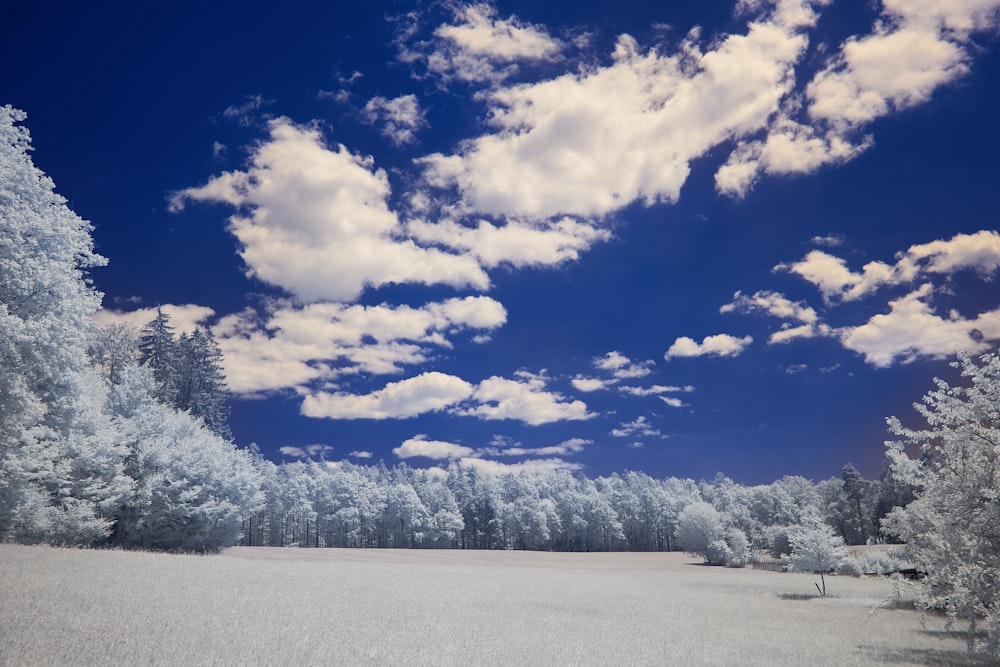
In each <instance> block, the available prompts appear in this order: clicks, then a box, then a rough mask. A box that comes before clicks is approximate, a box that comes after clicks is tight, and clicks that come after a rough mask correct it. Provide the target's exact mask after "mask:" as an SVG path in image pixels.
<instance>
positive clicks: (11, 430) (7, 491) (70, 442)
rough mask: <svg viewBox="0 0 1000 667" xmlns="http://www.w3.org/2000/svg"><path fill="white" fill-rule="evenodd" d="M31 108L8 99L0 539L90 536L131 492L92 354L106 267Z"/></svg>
mask: <svg viewBox="0 0 1000 667" xmlns="http://www.w3.org/2000/svg"><path fill="white" fill-rule="evenodd" d="M24 119H25V114H24V113H23V112H21V111H17V110H15V109H13V108H11V107H9V106H4V107H0V536H4V535H5V536H6V537H8V538H13V539H18V540H31V541H48V542H54V543H82V544H90V543H93V542H96V541H100V540H101V539H103V538H104V537H105V536H106V535H107V532H108V531H109V529H110V527H111V519H110V509H111V508H112V507H113V506H114V505H115V503H116V502H117V500H118V499H119V498H120V497H121V496H122V495H123V494H124V493H125V492H126V491H127V480H125V479H124V477H123V476H122V474H121V456H120V455H121V448H120V446H119V444H120V443H118V442H117V440H116V438H115V434H114V430H113V429H112V428H111V427H110V423H109V422H108V420H107V418H106V416H105V415H104V414H103V413H102V412H101V405H102V403H103V392H104V391H105V387H104V385H103V384H102V383H101V382H99V381H97V378H96V376H95V375H94V374H93V372H92V370H91V368H90V366H89V363H88V358H87V354H86V353H87V348H88V342H89V340H88V338H89V336H90V335H91V333H92V330H93V324H92V321H91V316H92V315H93V313H94V312H96V310H97V309H98V308H99V306H100V300H101V295H100V294H99V293H98V292H97V291H95V290H94V289H93V288H92V287H91V285H90V284H89V282H88V278H87V275H86V271H87V270H88V269H90V268H92V267H95V266H101V265H103V264H104V258H103V257H101V256H100V255H97V254H96V253H95V252H94V250H93V241H92V239H91V236H90V232H91V226H90V223H88V222H86V221H85V220H82V219H81V218H80V217H79V216H77V215H76V214H75V213H73V212H72V211H71V210H70V209H69V208H68V207H67V206H66V201H65V199H63V198H62V197H61V196H59V195H57V194H56V193H55V191H54V187H55V186H54V185H53V183H52V181H51V180H50V179H49V178H48V177H47V176H45V174H43V173H42V172H41V171H40V170H39V169H38V168H36V167H35V165H34V164H33V163H32V161H31V158H30V157H29V155H28V153H29V151H30V150H31V145H30V143H31V142H30V138H29V135H28V131H27V130H26V129H24V128H23V127H21V126H19V125H17V123H19V122H21V121H23V120H24Z"/></svg>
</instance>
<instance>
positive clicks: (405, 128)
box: [361, 95, 427, 146]
mask: <svg viewBox="0 0 1000 667" xmlns="http://www.w3.org/2000/svg"><path fill="white" fill-rule="evenodd" d="M361 117H362V118H363V119H364V120H365V122H367V123H369V124H371V125H376V124H378V125H379V131H380V132H381V133H382V134H383V135H385V136H386V137H388V138H389V139H391V140H392V142H393V143H394V144H396V145H397V146H402V145H404V144H409V143H413V142H414V141H416V138H417V137H416V135H415V134H414V133H415V132H416V131H417V130H419V129H420V128H422V127H425V126H426V125H427V121H426V119H425V117H424V111H423V109H421V108H420V102H419V101H418V100H417V96H416V95H402V96H400V97H395V98H393V99H391V100H390V99H386V98H384V97H373V98H372V99H370V100H368V103H367V104H365V106H364V108H363V109H362V110H361Z"/></svg>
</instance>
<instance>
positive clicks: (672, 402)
mask: <svg viewBox="0 0 1000 667" xmlns="http://www.w3.org/2000/svg"><path fill="white" fill-rule="evenodd" d="M659 398H660V400H661V401H663V402H664V403H666V404H667V405H668V406H670V407H672V408H683V407H686V406H687V403H685V402H684V401H682V400H681V399H679V398H677V397H676V396H660V397H659Z"/></svg>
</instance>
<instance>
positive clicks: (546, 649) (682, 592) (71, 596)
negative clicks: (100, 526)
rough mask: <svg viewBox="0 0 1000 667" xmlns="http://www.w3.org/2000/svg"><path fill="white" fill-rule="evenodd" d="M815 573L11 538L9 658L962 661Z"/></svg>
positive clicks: (870, 598)
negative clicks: (201, 552)
mask: <svg viewBox="0 0 1000 667" xmlns="http://www.w3.org/2000/svg"><path fill="white" fill-rule="evenodd" d="M815 579H816V577H814V576H812V575H807V574H785V573H775V572H765V571H755V570H750V569H739V570H737V569H726V568H714V567H706V566H703V565H701V564H699V562H698V561H697V560H696V559H693V558H691V557H690V556H685V555H684V554H677V553H667V554H662V553H613V554H607V553H590V554H565V553H539V552H515V551H502V552H483V551H445V550H440V551H422V550H417V551H408V550H345V549H294V548H285V549H279V548H249V547H248V548H233V549H227V550H226V551H224V552H223V553H222V554H221V555H218V556H193V555H185V556H175V555H166V554H152V553H136V552H122V551H91V550H74V549H53V548H47V547H26V546H15V545H0V665H53V664H60V665H69V664H105V665H111V664H130V665H143V664H158V665H203V664H204V665H207V664H212V665H230V664H232V665H246V664H268V665H296V666H299V667H301V666H303V665H331V664H342V665H364V664H372V665H375V664H378V665H388V664H407V665H459V664H462V665H467V664H478V665H482V664H495V665H500V664H502V665H522V664H523V665H534V664H538V665H569V664H573V665H583V664H593V665H612V664H614V665H826V664H830V665H833V664H836V665H872V664H890V665H938V664H964V661H965V655H964V647H965V641H964V635H959V634H954V633H947V632H945V631H944V628H943V626H944V622H943V620H942V619H940V618H928V619H927V622H926V626H925V627H922V625H921V618H920V615H919V614H918V613H917V612H915V611H913V610H911V609H905V608H900V607H902V606H905V605H903V604H901V603H900V601H899V600H898V599H897V598H896V597H895V595H894V593H893V589H892V586H891V585H890V583H889V582H888V581H886V580H884V579H872V578H861V579H854V578H849V577H828V579H827V589H828V591H829V593H830V597H827V598H822V599H821V598H819V597H817V596H816V594H815V588H814V587H813V582H814V580H815ZM880 604H882V607H881V608H878V609H877V610H875V611H872V610H873V609H875V608H876V607H879V605H880Z"/></svg>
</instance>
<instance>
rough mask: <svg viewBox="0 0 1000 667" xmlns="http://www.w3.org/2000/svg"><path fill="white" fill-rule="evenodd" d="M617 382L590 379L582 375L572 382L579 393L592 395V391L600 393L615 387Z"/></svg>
mask: <svg viewBox="0 0 1000 667" xmlns="http://www.w3.org/2000/svg"><path fill="white" fill-rule="evenodd" d="M615 382H617V380H602V379H601V378H588V377H583V376H582V375H577V376H576V377H575V378H573V379H572V380H570V383H571V384H572V385H573V388H574V389H576V390H577V391H582V392H584V393H588V394H589V393H590V392H592V391H600V390H601V389H607V388H608V387H609V386H610V385H613V384H614V383H615Z"/></svg>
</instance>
